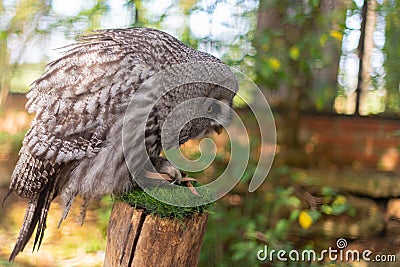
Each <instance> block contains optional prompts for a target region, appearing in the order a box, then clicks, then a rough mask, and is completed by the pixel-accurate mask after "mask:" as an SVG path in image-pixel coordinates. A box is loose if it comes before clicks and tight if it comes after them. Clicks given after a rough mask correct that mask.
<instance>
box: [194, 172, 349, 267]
mask: <svg viewBox="0 0 400 267" xmlns="http://www.w3.org/2000/svg"><path fill="white" fill-rule="evenodd" d="M272 176H273V177H271V178H270V179H272V180H269V181H268V183H270V184H271V188H270V189H269V190H267V191H264V192H259V191H257V192H255V193H252V194H248V193H246V194H234V193H233V194H230V195H229V196H227V197H226V198H224V199H222V200H221V201H219V202H217V204H216V205H215V209H214V212H213V213H212V214H211V215H210V217H209V223H208V227H207V231H206V236H205V240H204V242H203V247H202V253H201V255H200V264H199V265H200V266H218V267H222V266H260V265H263V264H268V263H269V262H264V263H263V262H260V261H259V260H258V259H257V252H258V251H259V250H260V249H263V247H264V245H267V246H268V248H269V249H276V250H280V249H282V250H285V251H286V252H287V253H288V252H289V251H291V250H293V249H296V250H302V249H316V251H318V248H316V247H314V245H313V244H314V243H313V242H312V241H307V232H308V231H307V230H308V229H302V228H301V227H302V224H304V223H307V222H301V220H303V219H304V218H305V219H306V220H311V221H309V222H308V223H310V225H309V226H308V227H312V225H313V224H315V223H317V222H318V220H321V219H322V218H324V217H326V216H338V215H341V214H346V213H347V214H351V215H353V216H354V209H353V208H352V207H351V206H350V205H349V204H348V202H347V199H346V197H345V196H344V195H342V194H340V192H339V191H338V190H336V189H335V188H332V187H322V188H319V189H318V190H317V191H315V190H314V191H313V192H314V193H313V194H315V196H314V195H311V194H310V193H309V192H308V191H305V189H301V188H299V187H298V186H297V185H295V184H293V180H296V179H299V177H296V176H297V173H296V172H295V171H293V170H292V169H290V168H289V167H287V166H280V167H276V168H275V169H273V173H272ZM305 194H307V196H308V197H309V196H312V197H313V198H315V200H320V202H319V203H317V204H315V205H314V204H313V205H312V206H310V203H309V201H308V200H306V199H305V198H304V195H305ZM230 199H236V201H234V202H232V201H230ZM237 199H240V200H241V201H238V200H237ZM307 199H308V198H307ZM301 214H303V216H302V215H301ZM304 216H305V217H304ZM301 217H304V218H303V219H302V218H301ZM299 226H300V227H299ZM299 236H302V237H303V238H304V240H303V241H302V242H299ZM296 240H297V241H296ZM270 264H272V265H271V266H310V263H302V262H290V261H288V262H279V261H273V262H272V263H270ZM302 264H303V265H302ZM311 266H320V265H319V264H318V263H312V265H311Z"/></svg>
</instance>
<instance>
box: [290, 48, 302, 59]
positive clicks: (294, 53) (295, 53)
mask: <svg viewBox="0 0 400 267" xmlns="http://www.w3.org/2000/svg"><path fill="white" fill-rule="evenodd" d="M289 56H290V58H291V59H293V60H298V59H299V57H300V49H299V48H298V47H297V46H292V47H291V48H290V49H289Z"/></svg>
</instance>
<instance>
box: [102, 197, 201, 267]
mask: <svg viewBox="0 0 400 267" xmlns="http://www.w3.org/2000/svg"><path fill="white" fill-rule="evenodd" d="M207 217H208V216H207V213H203V214H193V215H192V216H190V217H188V218H186V219H184V220H180V219H170V218H161V217H158V216H156V215H148V214H145V213H144V211H143V210H140V209H135V208H133V207H132V206H130V205H129V204H127V203H123V202H117V203H115V204H114V206H113V210H112V213H111V217H110V222H109V225H108V230H107V247H106V256H105V261H104V266H105V267H116V266H118V267H128V266H129V267H130V266H146V267H147V266H157V267H158V266H197V262H198V259H199V255H200V249H201V244H202V241H203V238H204V233H205V230H206V224H207Z"/></svg>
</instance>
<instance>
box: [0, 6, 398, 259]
mask: <svg viewBox="0 0 400 267" xmlns="http://www.w3.org/2000/svg"><path fill="white" fill-rule="evenodd" d="M399 11H400V0H364V1H363V0H354V1H352V0H244V1H239V0H189V1H180V0H167V1H161V0H132V1H127V0H89V1H83V0H69V1H62V0H1V1H0V89H1V91H0V197H3V196H4V195H5V194H6V192H7V187H8V183H9V179H10V176H11V172H12V170H13V167H14V164H15V162H16V158H17V153H18V150H19V147H20V145H21V141H22V139H23V136H24V134H25V131H26V130H27V128H28V127H29V122H30V120H31V119H32V118H33V117H32V115H31V114H27V113H26V112H25V110H24V103H25V97H24V94H25V93H26V92H27V90H28V88H29V84H30V83H32V82H33V81H34V80H35V79H37V78H38V77H39V76H40V75H41V73H42V72H43V71H44V68H45V65H46V64H47V63H48V62H50V61H51V60H54V59H55V58H56V57H57V56H59V55H60V54H59V53H60V52H59V50H56V48H59V47H61V46H65V45H67V44H70V43H72V42H74V40H75V38H76V37H77V36H78V35H80V34H82V33H87V32H89V31H92V30H96V29H103V28H120V27H153V28H157V29H161V30H163V31H166V32H168V33H170V34H172V35H174V36H175V37H177V38H178V39H180V40H182V41H183V42H184V43H185V44H187V45H188V46H190V47H192V48H196V49H199V50H202V51H206V52H208V53H211V54H213V55H215V56H217V57H219V58H221V59H222V60H223V61H224V62H226V63H227V64H228V65H230V66H232V67H234V68H237V69H239V70H240V71H242V72H243V73H245V74H246V75H247V76H248V77H250V78H251V79H252V80H254V81H255V82H256V84H257V85H258V86H259V87H260V88H261V89H262V91H263V93H264V94H265V96H266V97H267V99H268V101H269V103H270V105H271V108H272V110H273V112H274V116H275V120H276V124H277V134H278V146H277V151H276V159H275V162H274V165H273V167H272V170H271V173H270V174H269V176H268V180H267V181H266V182H265V183H264V184H263V186H262V188H261V189H260V190H258V191H257V192H255V193H252V194H249V193H248V192H247V185H248V182H249V178H250V177H251V174H252V172H253V171H254V168H255V166H256V160H257V156H258V155H255V156H254V159H253V161H254V162H250V164H249V167H248V169H247V170H246V172H245V174H244V176H243V177H242V180H241V182H240V183H239V184H238V186H237V187H236V188H235V189H234V190H233V191H232V192H231V193H230V194H228V195H227V196H226V197H224V198H223V199H222V200H220V201H219V202H218V203H217V204H216V205H215V207H214V209H213V212H212V213H211V214H210V219H209V224H208V229H207V233H206V237H205V241H204V244H203V248H202V254H201V259H200V266H258V265H265V266H300V263H288V262H277V261H276V262H273V263H271V262H270V263H261V262H260V261H258V260H257V257H256V253H257V251H258V250H259V249H262V248H263V247H264V244H267V245H268V247H270V248H274V249H285V250H287V251H289V250H290V249H293V248H296V249H305V248H308V249H311V248H313V249H316V250H317V251H320V250H321V249H326V248H327V247H328V246H332V247H334V246H335V244H336V240H337V239H338V238H346V239H347V240H348V241H349V245H348V247H347V249H360V250H363V249H370V250H372V251H373V253H374V254H373V255H376V254H391V255H397V254H399V253H400V183H399V181H400V179H399V175H398V174H399V173H400V167H399V160H400V151H399V147H400V146H399V145H400V140H399V134H400V127H399V123H398V120H399V115H400V67H399V65H398V62H400V45H399V43H400V16H399V15H398V14H399ZM249 99H251V95H250V96H249ZM236 108H237V110H238V113H239V115H240V116H241V117H242V119H243V120H244V121H245V123H246V126H247V127H248V130H249V132H250V133H251V134H253V136H254V137H255V138H254V140H252V142H253V144H252V145H254V146H257V145H259V143H260V142H259V140H258V139H257V136H258V130H257V123H256V122H255V121H254V118H253V116H252V115H251V113H250V111H249V110H248V109H247V108H246V107H245V106H241V105H240V104H237V106H236ZM216 138H220V141H221V142H220V143H222V144H223V145H224V139H223V138H224V137H223V136H222V137H216ZM221 138H222V139H221ZM191 145H192V146H194V145H195V143H191V144H188V146H187V148H189V150H190V151H192V150H191V149H190V148H191V147H190V146H191ZM254 151H257V148H256V149H255V150H254ZM196 153H198V151H196V149H194V150H193V151H192V154H194V155H195V154H196ZM220 153H221V154H222V155H220V157H218V158H219V159H220V160H219V162H216V163H215V164H214V165H213V166H212V167H211V168H210V169H208V170H206V172H205V173H204V174H203V175H202V176H204V177H214V176H213V174H214V173H218V172H219V171H220V169H221V168H223V166H225V164H226V162H224V159H226V158H227V156H226V155H227V153H228V152H226V151H225V152H224V151H222V152H220ZM203 182H204V181H203ZM111 206H112V200H111V199H110V198H109V197H106V198H104V199H102V200H101V201H99V202H97V203H93V205H92V207H91V209H90V212H89V214H88V218H87V221H86V223H85V224H84V225H83V226H82V227H81V226H80V225H78V224H77V223H76V222H75V221H74V220H75V218H76V217H77V216H76V214H77V213H78V212H79V210H73V211H72V213H71V214H70V216H69V219H68V221H67V222H66V223H64V224H63V225H62V226H61V228H60V229H56V223H57V221H58V218H59V217H58V216H59V214H58V213H57V209H56V208H53V211H52V212H50V213H51V217H50V218H49V223H48V230H47V231H46V235H45V240H44V242H43V245H42V248H41V250H40V251H39V252H38V253H34V254H31V252H30V250H31V247H30V246H29V245H28V247H27V248H26V251H25V252H24V253H23V254H22V255H21V256H20V257H19V258H18V259H17V263H15V264H9V263H8V262H7V258H8V255H9V253H10V251H11V248H12V244H13V242H14V240H15V238H16V236H17V233H18V231H19V230H18V229H19V226H20V223H21V221H22V217H23V215H22V214H23V212H24V211H23V210H24V207H25V206H24V202H23V201H20V200H18V199H17V198H16V197H13V198H11V199H10V200H9V201H8V202H7V203H6V204H5V207H3V208H2V209H0V266H3V265H4V266H8V265H10V266H101V265H102V261H103V257H104V248H105V234H106V228H107V222H108V216H109V213H110V207H111ZM350 241H351V242H350ZM399 255H400V254H399ZM398 260H400V258H398ZM327 264H329V262H327V261H321V262H314V263H313V266H322V265H327ZM349 264H350V265H354V266H361V265H359V264H360V263H357V262H353V263H344V266H349ZM357 264H358V265H357ZM365 264H367V263H365ZM308 265H309V263H304V266H308ZM362 266H367V265H362ZM368 266H369V265H368ZM371 266H372V265H371ZM373 266H376V263H375V265H373ZM382 266H389V265H388V264H387V263H386V264H385V265H382Z"/></svg>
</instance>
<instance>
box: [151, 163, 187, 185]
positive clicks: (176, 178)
mask: <svg viewBox="0 0 400 267" xmlns="http://www.w3.org/2000/svg"><path fill="white" fill-rule="evenodd" d="M152 163H153V166H154V168H155V169H156V170H157V172H158V173H160V175H162V174H164V175H168V176H169V177H170V179H166V180H168V181H171V184H179V183H181V181H182V173H181V171H180V170H179V169H178V168H177V167H176V166H175V165H173V164H172V163H171V162H169V161H168V160H167V159H165V158H163V157H158V158H153V159H152Z"/></svg>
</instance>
